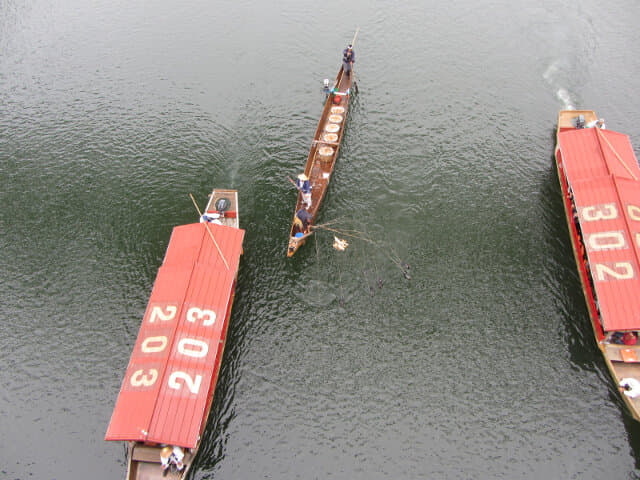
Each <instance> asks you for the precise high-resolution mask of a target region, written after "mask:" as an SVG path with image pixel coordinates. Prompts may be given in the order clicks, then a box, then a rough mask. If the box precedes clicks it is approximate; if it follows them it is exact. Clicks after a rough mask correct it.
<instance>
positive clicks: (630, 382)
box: [619, 377, 640, 398]
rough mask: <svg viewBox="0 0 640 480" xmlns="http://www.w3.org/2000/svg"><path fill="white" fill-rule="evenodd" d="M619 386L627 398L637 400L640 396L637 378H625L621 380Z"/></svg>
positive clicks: (639, 383)
mask: <svg viewBox="0 0 640 480" xmlns="http://www.w3.org/2000/svg"><path fill="white" fill-rule="evenodd" d="M619 386H620V388H622V392H623V393H624V394H625V395H626V396H627V397H631V398H636V397H637V396H638V395H640V382H639V381H638V380H636V379H635V378H632V377H629V378H623V379H622V380H620V383H619Z"/></svg>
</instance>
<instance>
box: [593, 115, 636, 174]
mask: <svg viewBox="0 0 640 480" xmlns="http://www.w3.org/2000/svg"><path fill="white" fill-rule="evenodd" d="M593 128H595V129H596V131H597V132H598V135H600V138H603V139H604V141H605V142H607V145H609V148H610V149H611V151H612V152H613V153H614V155H615V156H616V158H617V159H618V160H619V161H620V163H621V164H622V165H623V166H624V168H625V169H626V170H627V173H628V174H629V175H631V176H632V177H633V179H634V180H638V179H637V178H636V176H635V175H634V174H633V172H632V171H631V169H630V168H629V166H628V165H627V164H626V163H625V162H624V160H622V157H620V155H618V152H616V149H615V148H613V145H611V143H609V139H608V138H607V137H605V136H604V134H603V133H602V132H601V131H600V129H599V128H598V127H593Z"/></svg>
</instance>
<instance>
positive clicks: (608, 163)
mask: <svg viewBox="0 0 640 480" xmlns="http://www.w3.org/2000/svg"><path fill="white" fill-rule="evenodd" d="M559 146H560V152H561V155H562V163H563V167H564V170H565V174H566V177H567V181H568V183H569V185H570V187H571V189H572V191H573V195H574V203H575V205H576V208H577V214H578V222H579V225H580V230H581V232H582V240H583V244H584V247H585V250H586V255H587V258H588V264H589V267H590V273H591V278H592V279H593V284H594V287H595V294H596V299H597V302H598V306H599V309H600V314H601V318H602V323H603V328H604V330H605V331H611V330H639V329H640V276H639V273H640V249H639V245H640V168H639V167H638V162H637V160H636V157H635V155H634V153H633V148H632V147H631V143H630V142H629V138H628V137H627V136H626V135H623V134H620V133H617V132H613V131H610V130H599V129H596V128H589V129H580V130H573V131H567V132H562V133H560V135H559Z"/></svg>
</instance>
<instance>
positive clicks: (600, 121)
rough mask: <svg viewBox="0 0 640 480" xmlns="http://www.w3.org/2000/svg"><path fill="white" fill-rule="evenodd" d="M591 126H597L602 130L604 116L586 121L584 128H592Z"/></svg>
mask: <svg viewBox="0 0 640 480" xmlns="http://www.w3.org/2000/svg"><path fill="white" fill-rule="evenodd" d="M593 127H598V128H600V129H602V130H604V118H598V119H596V120H592V121H590V122H588V123H586V124H585V126H584V128H593Z"/></svg>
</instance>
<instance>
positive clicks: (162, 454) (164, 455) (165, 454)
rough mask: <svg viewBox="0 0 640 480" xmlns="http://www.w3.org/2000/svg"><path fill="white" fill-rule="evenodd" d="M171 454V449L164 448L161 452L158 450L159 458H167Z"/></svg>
mask: <svg viewBox="0 0 640 480" xmlns="http://www.w3.org/2000/svg"><path fill="white" fill-rule="evenodd" d="M172 452H173V450H172V449H171V447H164V448H163V449H162V450H160V458H169V457H170V456H171V453H172Z"/></svg>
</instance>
